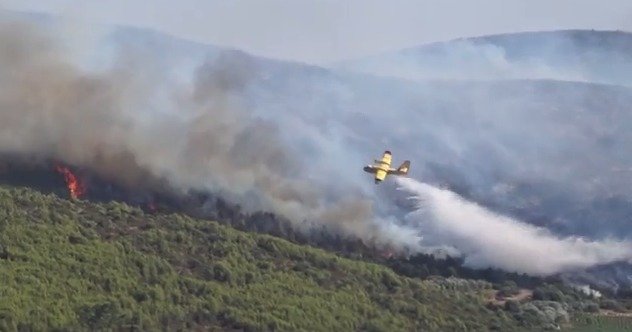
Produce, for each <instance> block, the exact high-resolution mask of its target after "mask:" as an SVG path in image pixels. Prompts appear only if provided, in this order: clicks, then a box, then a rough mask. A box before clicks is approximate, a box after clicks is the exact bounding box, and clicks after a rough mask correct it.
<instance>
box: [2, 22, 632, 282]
mask: <svg viewBox="0 0 632 332" xmlns="http://www.w3.org/2000/svg"><path fill="white" fill-rule="evenodd" d="M57 32H58V30H55V29H52V28H47V29H45V30H42V29H40V28H39V25H33V24H26V23H20V24H18V23H15V22H13V21H8V20H5V21H2V26H1V27H0V42H2V45H3V47H2V48H1V49H0V153H5V152H15V153H23V154H30V155H36V156H40V157H42V158H45V157H54V158H58V159H62V160H64V161H66V162H68V163H71V164H76V165H82V166H90V167H92V168H94V169H96V170H98V171H99V172H101V174H103V175H104V176H109V177H110V178H111V179H115V180H118V181H124V182H125V183H128V184H130V185H135V184H140V183H142V184H146V183H147V182H149V181H150V180H151V179H161V180H164V181H167V182H168V183H169V184H170V185H171V186H173V187H174V188H177V189H179V190H183V191H186V190H189V189H202V190H210V191H212V192H216V193H220V194H222V195H225V196H226V197H227V198H228V199H230V200H234V201H237V202H239V203H240V204H242V206H244V207H246V208H247V209H249V210H255V209H266V210H272V211H274V212H277V213H279V214H282V215H284V216H286V217H288V218H290V219H291V220H293V221H294V224H295V225H296V226H297V227H298V228H308V227H310V226H314V225H315V226H323V225H326V226H327V227H331V228H332V229H333V230H336V231H339V232H342V233H344V234H352V235H355V236H359V237H361V238H363V239H365V240H366V241H370V242H372V243H376V244H389V245H392V246H395V247H400V248H407V249H409V250H412V251H413V252H415V251H417V252H418V251H426V250H427V249H428V247H429V246H431V245H430V244H428V242H427V241H428V239H429V236H428V235H427V234H424V232H425V231H427V230H428V228H427V227H426V228H425V229H421V230H420V229H419V228H417V226H418V225H417V219H416V218H412V217H410V218H408V219H406V218H404V212H405V211H403V210H402V209H401V208H400V207H399V206H398V205H397V204H394V203H393V197H395V196H397V195H396V193H395V191H394V190H391V189H393V188H392V184H393V182H392V181H391V180H388V181H386V182H385V183H382V184H380V185H379V186H375V185H373V183H372V181H371V178H370V175H368V174H365V173H363V172H362V167H363V166H364V165H366V164H367V163H369V162H371V161H372V160H373V159H374V158H379V157H380V155H381V153H382V151H384V150H386V149H389V150H391V151H393V153H394V163H395V164H397V163H399V162H401V161H403V160H404V159H410V160H411V161H412V168H411V176H412V177H413V178H415V179H421V180H423V182H424V183H431V184H433V185H435V184H441V185H444V186H446V187H448V188H450V190H452V191H454V192H456V193H458V194H459V195H460V196H462V197H464V199H466V200H467V201H459V200H457V199H455V200H454V202H455V205H454V206H456V207H458V208H459V209H461V210H460V211H461V212H459V211H447V212H450V213H455V214H447V216H448V217H449V218H448V219H441V218H444V217H446V215H439V217H437V215H435V216H434V217H432V215H430V216H426V217H428V218H429V220H428V223H427V224H426V225H431V226H433V227H435V228H434V230H435V231H441V234H443V235H446V236H445V237H444V238H441V237H437V239H443V240H445V241H444V242H441V241H435V242H434V243H432V246H435V247H439V248H442V247H443V248H447V247H448V246H457V244H458V243H456V242H459V243H462V245H464V246H465V247H464V248H459V251H460V252H462V253H463V254H465V255H466V257H468V262H469V263H470V264H474V265H476V266H485V265H493V266H504V267H506V268H508V269H518V270H520V267H519V266H515V265H512V264H511V262H510V261H511V258H512V257H513V258H516V260H517V261H520V260H519V259H517V258H520V257H517V256H511V257H509V258H508V257H495V256H493V255H492V254H494V253H497V252H501V253H502V252H505V251H506V252H507V253H512V252H514V253H515V251H512V250H510V249H511V248H512V247H511V246H512V245H513V244H512V243H508V242H507V241H505V242H503V241H501V240H498V239H497V238H496V237H489V236H487V237H485V235H486V234H489V232H490V231H489V230H486V229H484V228H483V227H492V228H495V227H501V228H503V229H506V230H507V232H514V233H512V234H516V235H515V236H517V237H518V238H525V239H529V240H528V242H526V243H525V244H524V245H523V246H522V247H520V249H521V251H519V252H521V253H526V252H529V251H530V250H531V249H533V250H535V251H536V253H537V252H539V251H538V250H540V249H537V248H535V249H534V247H538V246H547V247H548V248H550V249H551V250H557V251H558V252H559V253H560V255H561V256H565V255H567V257H555V255H550V257H545V256H544V255H541V256H539V257H540V258H541V259H542V261H541V262H538V263H537V264H535V263H534V264H535V265H528V266H527V267H525V268H524V269H522V271H529V272H532V273H541V274H546V273H551V272H554V271H566V270H569V269H576V268H582V267H588V266H593V265H596V264H601V263H607V262H611V261H614V260H617V259H628V256H626V255H625V254H624V253H623V252H622V251H623V250H628V249H629V247H627V243H628V241H629V239H631V238H632V229H630V227H629V222H630V220H631V219H630V216H631V215H632V189H631V188H632V173H630V172H628V171H626V170H629V169H630V168H631V167H632V155H631V154H630V153H629V146H632V131H630V130H629V128H630V126H632V113H631V112H629V109H630V105H632V91H631V90H630V89H628V88H625V87H615V86H610V85H597V84H592V83H586V82H583V83H577V82H560V81H551V80H521V79H522V78H531V79H532V78H538V77H540V76H538V75H532V74H533V72H532V71H531V69H530V68H553V69H555V70H558V69H559V68H558V67H555V63H566V62H564V59H565V57H564V56H565V55H564V54H565V53H563V52H561V51H559V50H557V49H554V50H553V51H551V52H549V55H547V56H548V57H549V58H547V59H545V60H546V61H544V60H543V61H541V62H538V60H537V51H535V52H532V53H533V54H532V56H531V57H530V58H529V59H530V60H529V61H530V62H529V63H530V65H533V66H532V67H529V66H527V67H524V66H522V67H520V66H519V67H515V66H516V63H515V62H513V61H508V62H507V63H506V64H505V66H506V69H507V71H505V72H504V73H511V75H509V76H506V75H505V76H503V75H500V76H491V77H487V78H492V79H498V78H503V79H505V78H513V79H515V80H500V81H491V82H474V81H442V82H436V81H418V82H411V81H407V80H399V79H385V78H379V77H376V76H370V75H361V74H351V73H342V72H338V71H333V70H326V69H323V68H319V67H311V66H305V65H301V64H294V63H287V62H278V61H272V60H269V59H262V58H255V57H251V56H248V55H246V54H243V53H241V52H237V51H221V50H218V49H217V48H214V47H206V46H203V45H197V44H191V43H187V42H185V41H181V40H174V39H171V38H168V37H166V36H161V35H159V34H152V33H147V32H143V31H140V32H139V31H131V30H126V29H119V30H116V31H115V32H114V33H108V34H103V35H104V36H107V37H98V38H101V39H99V40H97V41H96V42H87V41H86V40H85V39H82V40H81V42H80V43H78V44H80V45H77V44H76V43H74V42H72V41H68V40H66V39H65V37H66V35H58V34H56V33H57ZM587 33H589V32H587ZM62 37H63V38H62ZM536 39H537V38H536ZM521 43H522V42H520V40H518V42H517V44H516V45H518V46H521V45H522V44H521ZM86 45H89V47H93V48H94V50H93V51H85V50H83V49H82V48H83V47H85V46H86ZM94 45H97V46H94ZM591 45H592V44H591ZM514 46H515V45H514ZM522 46H523V47H524V48H525V49H527V50H529V45H528V44H525V45H522ZM591 47H598V43H597V44H595V45H592V46H591ZM76 48H79V50H77V49H76ZM507 49H509V48H505V51H506V50H507ZM446 52H448V53H449V54H447V58H449V59H465V58H467V54H468V53H467V52H463V50H462V48H461V47H453V48H448V49H447V51H446ZM570 53H572V51H571V52H570ZM589 53H590V52H584V53H583V54H589ZM600 54H601V53H600ZM77 57H80V58H81V61H78V60H77ZM553 60H555V61H553ZM625 61H627V60H625V59H623V60H622V63H623V62H625ZM94 64H98V65H96V66H95V65H94ZM540 64H541V65H540ZM429 66H431V64H430V65H429ZM459 66H461V65H458V62H457V66H456V67H454V68H452V69H451V70H454V72H455V73H456V72H459V71H460V72H465V73H467V72H468V70H470V69H472V68H473V67H476V66H474V65H471V64H467V65H462V66H461V67H462V68H459ZM560 68H562V69H563V70H562V71H563V72H562V74H563V75H567V74H569V75H571V74H572V75H571V76H569V77H571V78H573V79H574V78H582V77H583V78H584V79H585V80H590V79H592V77H596V76H594V75H593V76H590V75H584V74H582V73H585V71H581V70H580V71H576V70H574V69H573V68H572V61H571V63H570V64H568V63H567V64H566V66H565V67H560ZM591 68H592V67H591ZM459 69H462V70H459ZM593 69H594V70H595V72H592V73H593V74H595V73H597V74H599V75H601V76H599V77H608V73H607V72H599V70H601V69H600V67H599V68H598V67H594V68H593ZM623 69H625V68H623ZM547 70H548V69H547ZM591 70H592V69H591ZM470 72H471V71H470ZM492 72H494V71H493V70H492ZM622 72H624V70H623V71H622ZM576 73H579V74H581V75H579V76H573V75H575V74H576ZM435 74H440V72H436V73H435ZM591 75H592V74H591ZM555 77H557V78H559V77H558V76H555ZM560 77H561V76H560ZM564 77H566V76H564ZM439 78H440V77H439ZM449 78H454V77H449ZM470 78H471V77H470ZM585 80H584V81H585ZM468 202H476V203H477V204H478V206H479V207H478V208H472V207H471V204H470V203H468ZM457 203H458V204H457ZM441 206H442V207H445V205H441ZM482 207H485V208H489V209H490V210H491V211H496V212H498V213H500V214H502V215H504V216H506V217H498V216H497V215H494V214H491V213H489V212H486V210H485V209H484V208H482ZM434 211H435V213H438V212H441V211H444V210H434ZM447 212H446V213H447ZM481 216H483V217H481ZM431 217H432V218H431ZM411 218H412V219H411ZM433 218H434V219H433ZM468 218H477V219H476V220H478V221H479V223H478V225H480V226H481V230H482V231H481V230H472V229H468V230H470V231H471V232H470V233H467V234H462V233H459V230H458V227H456V226H457V225H461V224H460V223H461V222H465V221H463V220H462V219H468ZM445 220H448V221H445ZM516 220H522V221H524V222H525V223H527V224H532V225H538V227H540V228H534V227H531V226H527V225H526V224H523V223H519V222H517V221H516ZM466 229H467V228H466ZM430 234H432V233H430ZM477 236H480V237H481V238H480V239H477ZM580 236H581V237H583V238H585V240H580V239H579V237H580ZM422 238H423V241H425V243H424V245H425V246H420V243H419V241H420V239H422ZM501 239H502V238H501ZM492 244H493V245H492ZM521 259H522V258H521ZM525 259H526V258H525ZM525 264H526V263H525Z"/></svg>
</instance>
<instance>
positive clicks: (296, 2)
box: [0, 0, 632, 63]
mask: <svg viewBox="0 0 632 332" xmlns="http://www.w3.org/2000/svg"><path fill="white" fill-rule="evenodd" d="M0 4H2V5H3V6H4V8H7V9H13V10H35V11H45V12H53V13H59V14H64V15H66V16H68V17H73V18H82V19H83V20H86V21H88V22H92V21H95V22H106V23H119V24H127V25H134V26H141V27H151V28H155V29H158V30H161V31H165V32H168V33H171V34H174V35H177V36H181V37H184V38H188V39H192V40H195V41H201V42H205V43H211V44H216V45H221V46H231V47H235V48H240V49H242V50H245V51H248V52H251V53H254V54H259V55H265V56H269V57H275V58H281V59H291V60H298V61H305V62H310V63H324V62H327V61H335V60H341V59H346V58H353V57H358V56H363V55H368V54H373V53H378V52H382V51H389V50H395V49H399V48H404V47H409V46H414V45H419V44H423V43H427V42H433V41H440V40H446V39H452V38H458V37H468V36H476V35H483V34H493V33H503V32H517V31H525V30H551V29H569V28H583V29H596V30H625V31H632V0H602V1H597V0H594V1H589V0H522V1H520V0H478V1H469V0H441V1H439V0H437V1H429V0H419V1H404V0H389V1H386V0H384V1H374V0H312V1H303V0H266V1H264V0H230V1H229V0H226V1H219V0H178V1H176V0H172V1H168V0H152V1H145V0H142V1H141V0H109V1H102V0H82V1H73V0H37V1H35V0H0Z"/></svg>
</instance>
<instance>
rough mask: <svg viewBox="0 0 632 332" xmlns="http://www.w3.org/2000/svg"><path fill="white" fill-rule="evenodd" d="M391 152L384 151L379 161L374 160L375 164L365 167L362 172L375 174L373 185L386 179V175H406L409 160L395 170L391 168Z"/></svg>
mask: <svg viewBox="0 0 632 332" xmlns="http://www.w3.org/2000/svg"><path fill="white" fill-rule="evenodd" d="M391 161H392V156H391V151H388V150H387V151H384V154H383V155H382V159H381V160H376V161H375V164H373V165H367V166H365V167H364V171H365V172H367V173H371V174H375V184H378V183H380V182H382V181H384V179H385V178H386V176H387V175H407V174H408V169H409V168H410V160H406V161H404V162H403V163H402V164H401V165H400V166H399V167H397V169H394V168H391Z"/></svg>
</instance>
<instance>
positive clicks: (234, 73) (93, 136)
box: [0, 20, 416, 246]
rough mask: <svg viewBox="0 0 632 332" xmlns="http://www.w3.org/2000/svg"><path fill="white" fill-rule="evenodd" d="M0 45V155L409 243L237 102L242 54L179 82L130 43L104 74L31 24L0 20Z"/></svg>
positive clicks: (252, 70) (209, 62)
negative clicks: (316, 175) (206, 194)
mask: <svg viewBox="0 0 632 332" xmlns="http://www.w3.org/2000/svg"><path fill="white" fill-rule="evenodd" d="M0 43H2V45H3V48H2V50H0V68H2V69H0V90H1V91H0V153H6V154H8V153H10V154H23V155H24V154H25V155H33V156H37V157H40V158H42V159H45V158H54V159H58V160H62V161H64V162H66V163H69V164H72V165H76V166H81V167H90V168H92V169H94V170H96V171H97V172H99V173H100V174H101V175H102V176H104V177H106V178H110V179H111V180H112V181H117V182H119V183H121V184H123V185H127V186H146V185H148V183H149V182H155V183H162V182H161V181H164V182H166V183H167V184H168V185H169V186H170V187H172V188H173V190H179V191H182V192H186V191H188V190H192V189H195V190H205V191H211V192H216V193H219V194H222V195H224V196H226V197H227V198H228V199H232V200H235V201H237V202H239V203H241V204H243V207H244V208H246V209H247V210H249V211H255V210H261V209H263V210H272V211H274V212H276V213H279V214H281V215H282V216H284V217H286V218H289V219H290V220H292V221H294V222H295V224H296V225H297V227H300V228H305V229H309V228H310V227H311V226H317V227H322V226H325V227H327V228H329V229H330V230H333V231H335V232H342V233H343V234H349V235H354V236H359V237H360V238H362V239H364V240H367V241H370V242H371V243H373V244H389V245H392V246H400V245H403V244H409V245H414V243H415V242H416V237H415V235H414V234H410V233H406V232H405V231H403V230H400V229H399V228H398V227H397V226H396V225H395V224H393V223H392V221H388V220H387V219H379V218H377V217H376V216H375V215H374V213H373V206H372V200H371V199H370V197H368V195H367V194H365V193H363V192H362V190H361V189H360V188H357V187H355V188H354V187H352V188H347V189H346V190H345V191H335V190H331V188H326V187H324V186H323V183H322V182H315V181H310V180H309V178H308V175H309V174H308V173H307V172H306V170H309V171H312V170H313V169H312V168H308V167H306V166H305V163H304V160H303V157H304V153H301V152H300V151H296V150H295V149H294V147H291V146H289V145H287V144H286V143H285V142H284V141H283V140H282V139H281V136H280V135H278V133H279V132H280V131H281V130H282V128H279V127H278V125H277V124H276V123H275V122H274V121H271V120H266V119H263V118H262V117H257V116H256V115H255V114H254V112H253V111H252V110H250V109H249V108H248V106H247V105H245V100H244V97H243V92H244V89H245V88H246V86H248V85H249V83H250V81H251V80H252V79H253V78H255V77H257V76H258V71H259V68H258V66H257V63H255V62H254V61H252V60H251V58H250V57H249V56H247V55H244V54H242V53H240V52H237V51H226V52H224V53H221V54H219V56H216V57H209V58H208V59H206V60H205V61H204V62H203V63H202V64H201V65H199V66H198V67H196V68H195V69H194V70H193V71H192V72H191V73H190V74H191V76H190V77H191V78H190V80H189V82H188V83H187V82H183V81H182V80H180V81H178V80H177V79H176V78H174V77H173V76H171V73H170V72H169V71H168V70H163V69H162V63H161V60H160V57H157V56H153V55H152V54H151V52H150V51H149V50H148V49H143V48H142V47H139V46H138V45H132V46H129V47H120V48H118V49H117V52H116V56H115V58H114V59H113V61H112V66H111V67H110V68H107V69H101V70H100V71H92V72H91V71H88V70H85V69H80V68H78V67H77V66H75V64H74V63H72V61H71V59H72V57H70V56H67V55H68V54H67V50H65V49H64V48H63V47H62V46H61V45H62V43H61V42H59V41H57V40H56V38H55V36H54V35H53V34H52V33H47V32H45V31H43V30H40V29H38V28H37V26H36V25H32V24H27V23H23V22H17V21H11V20H3V21H1V22H0ZM179 74H180V75H182V73H179ZM159 180H160V181H159ZM351 193H353V194H351ZM394 239H396V242H394V241H393V240H394Z"/></svg>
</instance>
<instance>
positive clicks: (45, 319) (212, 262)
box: [0, 188, 517, 331]
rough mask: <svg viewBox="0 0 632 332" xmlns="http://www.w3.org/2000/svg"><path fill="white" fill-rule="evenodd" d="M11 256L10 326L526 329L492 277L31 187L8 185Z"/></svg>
mask: <svg viewBox="0 0 632 332" xmlns="http://www.w3.org/2000/svg"><path fill="white" fill-rule="evenodd" d="M0 257H1V260H0V278H1V279H2V280H3V282H2V284H0V296H1V297H2V301H1V302H0V303H1V304H0V326H2V329H3V330H4V329H9V330H13V329H15V328H19V329H24V328H28V329H34V330H40V329H44V328H56V329H76V328H90V329H94V328H124V327H131V326H135V327H138V328H142V329H151V328H157V327H165V328H168V329H170V330H175V329H192V328H223V329H231V328H234V329H245V330H262V329H275V330H293V331H296V330H306V329H308V330H320V329H322V330H327V331H331V330H384V331H386V330H388V331H393V330H419V329H426V330H452V329H464V328H465V329H467V330H484V329H487V328H488V327H490V326H496V327H500V328H502V329H503V330H507V329H514V328H516V326H517V321H516V320H515V319H513V318H511V316H510V315H508V314H506V313H505V312H503V311H502V310H501V311H496V312H494V311H491V310H488V309H486V308H485V307H484V295H483V293H484V291H485V289H487V288H488V287H489V286H488V285H487V284H486V283H482V282H473V281H472V282H465V281H462V282H459V283H458V284H461V287H458V288H457V287H453V288H454V289H451V287H449V285H450V282H446V281H443V282H440V281H420V280H415V279H409V278H404V277H400V276H398V275H396V274H394V273H393V272H392V271H390V270H389V269H387V268H385V267H382V266H379V265H374V264H368V263H362V262H357V261H352V260H348V259H342V258H339V257H336V256H334V255H332V254H328V253H326V252H324V251H322V250H317V249H313V248H310V247H301V246H297V245H293V244H290V243H288V242H286V241H284V240H280V239H277V238H274V237H270V236H264V235H255V234H251V233H244V232H239V231H235V230H233V229H231V228H228V227H225V226H221V225H219V224H217V223H215V222H210V221H202V220H194V219H190V218H188V217H183V216H179V215H147V214H144V213H143V212H142V211H140V210H136V209H132V208H130V207H128V206H126V205H122V204H118V203H110V204H93V203H87V202H73V201H67V200H62V199H60V198H57V197H56V196H53V195H42V194H39V193H37V192H34V191H31V190H28V189H14V188H2V189H0ZM463 283H465V284H463ZM442 285H443V286H442ZM446 285H447V286H446ZM463 285H465V286H466V287H465V288H464V287H463ZM448 313H449V314H448Z"/></svg>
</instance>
